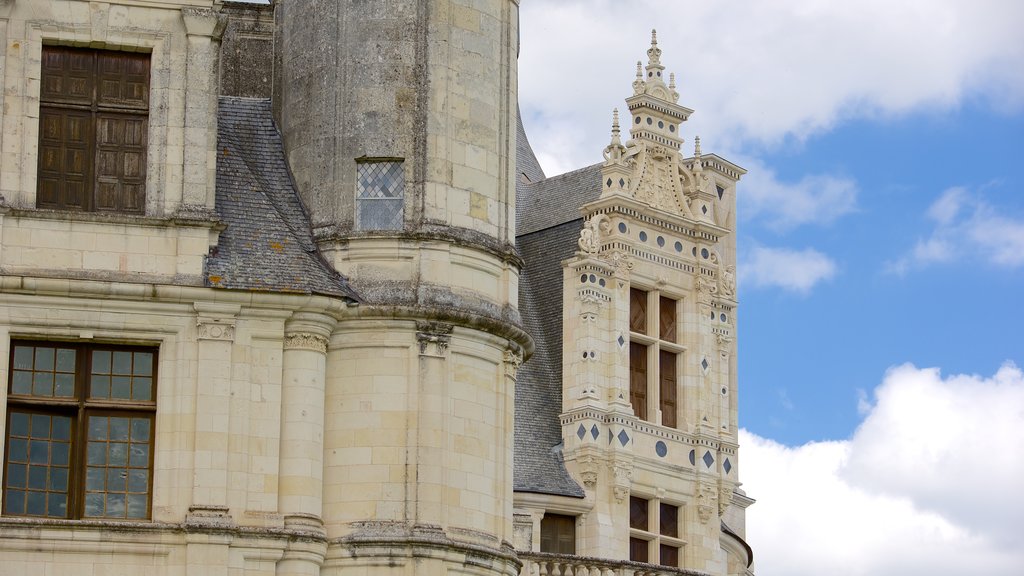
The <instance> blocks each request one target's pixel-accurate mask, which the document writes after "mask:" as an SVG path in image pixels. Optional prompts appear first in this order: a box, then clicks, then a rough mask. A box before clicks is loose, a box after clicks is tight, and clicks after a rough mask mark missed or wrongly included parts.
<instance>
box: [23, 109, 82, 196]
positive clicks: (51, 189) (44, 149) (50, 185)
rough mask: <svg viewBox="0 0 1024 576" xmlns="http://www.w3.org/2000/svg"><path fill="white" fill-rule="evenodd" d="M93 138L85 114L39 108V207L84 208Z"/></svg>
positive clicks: (70, 110)
mask: <svg viewBox="0 0 1024 576" xmlns="http://www.w3.org/2000/svg"><path fill="white" fill-rule="evenodd" d="M93 138H94V137H93V133H92V117H91V114H90V113H89V112H88V111H82V110H75V109H60V108H50V107H40V109H39V172H38V176H37V178H38V180H39V187H38V193H37V197H36V205H37V206H38V207H39V208H49V209H54V210H57V209H59V210H86V209H88V208H87V205H88V199H89V196H90V195H91V194H92V179H93V175H92V154H93V153H92V143H93Z"/></svg>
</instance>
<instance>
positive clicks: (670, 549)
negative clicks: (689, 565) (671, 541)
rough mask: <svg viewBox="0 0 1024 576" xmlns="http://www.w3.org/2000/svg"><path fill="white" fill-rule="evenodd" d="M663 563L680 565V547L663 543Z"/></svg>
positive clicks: (673, 565) (675, 566)
mask: <svg viewBox="0 0 1024 576" xmlns="http://www.w3.org/2000/svg"><path fill="white" fill-rule="evenodd" d="M661 565H662V566H672V567H674V568H678V567H679V548H676V547H675V546H669V545H668V544H662V545H661Z"/></svg>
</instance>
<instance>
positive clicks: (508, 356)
mask: <svg viewBox="0 0 1024 576" xmlns="http://www.w3.org/2000/svg"><path fill="white" fill-rule="evenodd" d="M502 362H503V363H504V364H505V376H508V377H509V378H511V379H513V380H515V379H516V378H517V377H518V376H519V367H520V366H522V365H523V353H522V352H518V351H516V350H513V349H511V348H508V349H506V350H505V353H504V354H503V355H502Z"/></svg>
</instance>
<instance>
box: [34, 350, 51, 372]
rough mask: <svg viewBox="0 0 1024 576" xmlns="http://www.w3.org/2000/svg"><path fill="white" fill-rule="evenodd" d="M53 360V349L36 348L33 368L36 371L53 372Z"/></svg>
mask: <svg viewBox="0 0 1024 576" xmlns="http://www.w3.org/2000/svg"><path fill="white" fill-rule="evenodd" d="M53 358H54V349H53V348H43V347H37V348H36V366H35V369H36V370H49V371H51V372H52V371H53Z"/></svg>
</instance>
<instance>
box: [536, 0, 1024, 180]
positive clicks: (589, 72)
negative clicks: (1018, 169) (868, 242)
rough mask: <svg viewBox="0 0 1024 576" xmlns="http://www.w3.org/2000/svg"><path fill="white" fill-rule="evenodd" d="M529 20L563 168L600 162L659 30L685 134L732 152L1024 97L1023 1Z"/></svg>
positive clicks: (663, 5) (882, 0)
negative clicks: (848, 125) (841, 127)
mask: <svg viewBox="0 0 1024 576" xmlns="http://www.w3.org/2000/svg"><path fill="white" fill-rule="evenodd" d="M520 22H521V38H522V45H521V52H520V61H519V85H520V102H521V104H522V107H523V112H524V116H525V119H524V121H525V122H526V128H527V130H528V131H529V135H530V138H531V142H532V143H533V144H534V146H535V148H536V149H537V152H538V153H539V156H540V157H541V158H542V159H543V161H544V165H545V167H546V168H547V170H548V171H549V172H550V173H551V174H555V173H559V172H563V171H565V170H568V169H572V168H578V167H581V166H585V165H587V164H591V163H594V162H597V161H599V160H600V158H601V156H600V154H601V150H602V149H603V148H604V146H605V145H606V144H607V142H608V138H609V129H610V125H611V110H612V108H614V107H618V108H619V109H620V110H621V109H624V107H625V104H624V102H623V101H624V99H625V98H626V97H627V96H629V95H631V94H632V88H631V83H632V81H633V78H634V72H635V65H636V61H637V60H644V61H645V62H646V60H647V55H646V50H647V47H648V44H649V33H650V29H651V28H652V27H658V28H660V30H659V45H660V47H661V48H662V49H663V56H662V62H663V64H664V65H665V66H666V67H667V69H668V71H669V72H675V73H676V79H677V84H678V89H679V92H680V94H681V97H680V103H681V104H683V105H685V106H688V107H690V108H693V109H695V110H696V114H694V115H693V117H692V119H691V120H690V122H688V123H687V125H686V126H684V130H683V134H684V136H685V137H686V138H687V140H689V141H690V142H692V137H693V135H694V134H701V135H702V136H703V141H704V150H705V152H717V153H719V154H722V155H723V156H726V157H730V155H731V154H732V153H733V152H737V151H742V150H744V149H749V147H750V146H751V145H754V146H757V145H765V146H778V145H780V144H782V143H789V142H792V141H793V140H794V139H795V140H796V141H797V142H799V141H800V140H801V139H803V138H805V137H807V136H808V135H812V134H815V133H820V132H823V131H827V130H830V129H831V128H833V127H834V126H836V125H838V124H841V123H844V122H851V121H854V120H856V119H858V118H872V117H877V116H879V115H882V116H890V115H899V114H904V113H908V112H911V111H919V110H946V109H951V108H955V107H957V106H959V105H960V104H961V103H962V102H963V101H965V100H966V99H968V98H980V99H981V100H982V101H987V102H989V103H991V104H992V105H993V106H994V107H997V108H1000V109H1006V110H1017V109H1019V107H1020V106H1021V105H1024V74H1020V70H1022V69H1024V42H1020V24H1021V22H1024V3H1021V2H1019V1H1017V0H976V1H973V2H964V1H962V0H903V1H900V2H892V1H891V0H864V1H862V2H853V3H851V2H824V1H821V0H792V1H789V2H785V3H782V4H780V3H776V2H761V1H758V0H735V1H730V2H679V1H677V0H636V1H632V2H613V1H611V0H531V1H530V2H523V5H522V7H521V20H520ZM690 145H691V144H688V145H687V146H690ZM863 152H864V153H869V152H870V151H863ZM854 154H857V153H854Z"/></svg>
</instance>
